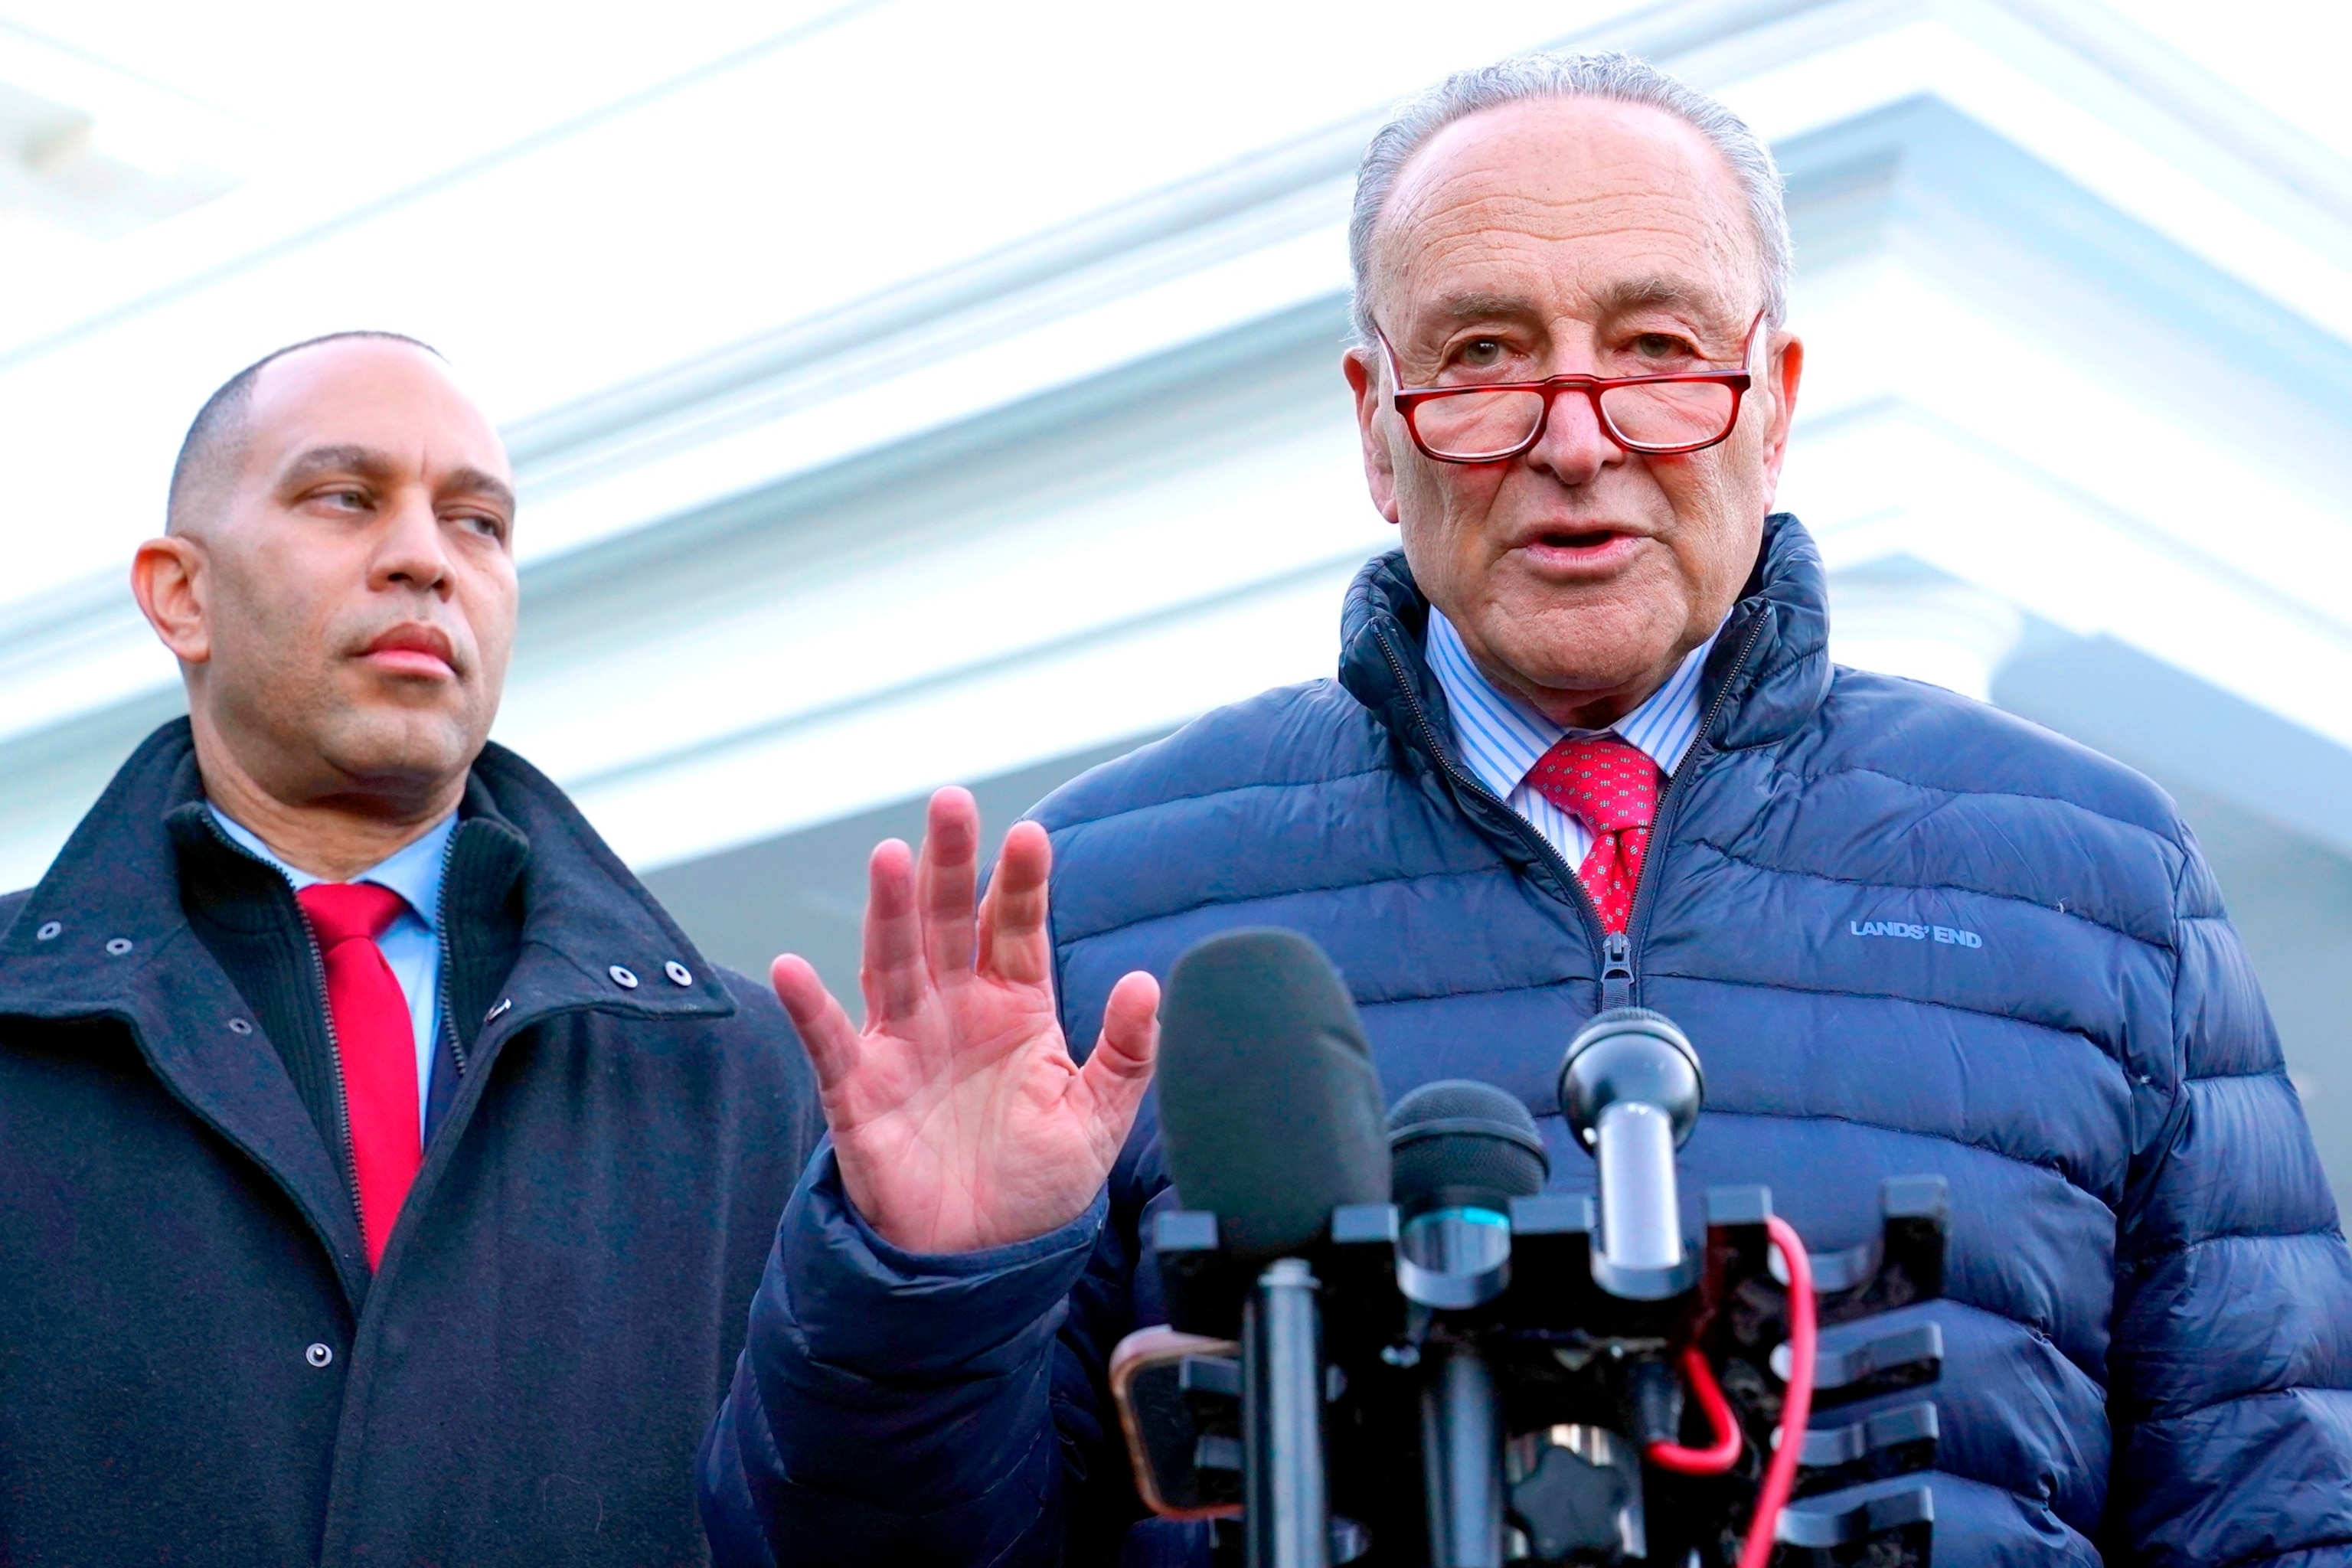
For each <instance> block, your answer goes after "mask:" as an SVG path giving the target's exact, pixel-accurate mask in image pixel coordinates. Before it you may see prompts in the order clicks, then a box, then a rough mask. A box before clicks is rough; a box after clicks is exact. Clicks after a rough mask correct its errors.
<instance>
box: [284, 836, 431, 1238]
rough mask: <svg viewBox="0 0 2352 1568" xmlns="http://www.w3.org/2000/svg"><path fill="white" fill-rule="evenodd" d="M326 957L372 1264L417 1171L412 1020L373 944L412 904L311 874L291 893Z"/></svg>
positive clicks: (366, 885)
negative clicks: (316, 879) (310, 878)
mask: <svg viewBox="0 0 2352 1568" xmlns="http://www.w3.org/2000/svg"><path fill="white" fill-rule="evenodd" d="M295 898H296V899H297V900H299V901H300V903H301V905H302V912H303V913H304V914H305V915H308V916H309V917H310V930H311V931H313V932H315V933H316V934H317V936H318V938H319V952H320V957H321V958H322V959H324V960H325V962H326V966H327V1015H328V1016H329V1017H330V1018H331V1019H332V1020H333V1022H334V1026H335V1052H336V1055H337V1056H338V1057H339V1058H341V1062H342V1067H343V1106H344V1114H345V1115H346V1116H347V1117H348V1118H349V1119H350V1121H351V1128H352V1163H354V1164H355V1165H356V1166H357V1167H358V1169H357V1171H356V1172H355V1173H354V1174H355V1175H356V1176H357V1178H358V1181H359V1186H360V1226H361V1229H362V1232H363V1233H364V1235H365V1236H366V1238H367V1254H368V1267H369V1268H374V1267H375V1266H376V1265H377V1263H379V1262H380V1261H382V1259H383V1244H384V1241H385V1239H386V1238H388V1237H390V1236H391V1235H392V1222H393V1221H394V1220H396V1219H398V1218H399V1217H400V1205H401V1203H402V1201H403V1200H404V1199H405V1198H406V1197H407V1196H408V1184H409V1183H411V1182H413V1181H415V1179H416V1165H417V1160H418V1145H419V1142H420V1137H419V1132H418V1125H419V1124H418V1121H417V1113H416V1026H415V1024H414V1023H412V1022H411V1021H410V1017H409V1012H408V997H407V994H405V993H404V992H403V991H402V990H401V988H400V981H399V980H398V979H397V978H396V977H395V976H394V974H393V973H392V965H390V964H389V963H385V962H384V961H383V949H382V948H380V947H378V946H376V944H375V939H376V938H378V937H380V936H382V935H383V933H384V931H385V930H386V929H387V928H388V927H390V926H391V924H392V922H393V921H395V920H397V919H398V918H399V917H400V911H401V910H404V909H405V908H407V907H408V906H407V905H406V904H405V903H404V902H403V901H402V900H401V897H400V895H399V894H398V893H395V892H394V891H393V890H392V889H390V888H379V887H377V886H376V885H375V884H374V883H373V882H313V883H312V884H310V886H309V887H307V888H305V889H302V890H301V891H300V892H299V893H297V894H296V895H295Z"/></svg>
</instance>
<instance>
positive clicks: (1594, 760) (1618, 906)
mask: <svg viewBox="0 0 2352 1568" xmlns="http://www.w3.org/2000/svg"><path fill="white" fill-rule="evenodd" d="M1664 781H1665V775H1664V773H1660V772H1659V771H1658V764H1657V763H1654V762H1652V761H1651V760H1650V758H1649V753H1647V752H1643V750H1642V749H1641V748H1640V747H1639V746H1636V745H1634V744H1633V742H1629V741H1621V740H1619V739H1618V738H1617V737H1616V736H1614V735H1598V736H1594V737H1592V738H1591V739H1590V740H1576V739H1570V740H1565V741H1562V742H1560V743H1559V744H1558V745H1557V746H1554V747H1553V748H1552V749H1551V750H1550V751H1549V752H1545V753H1544V754H1543V756H1542V757H1541V758H1539V759H1538V761H1537V763H1536V765H1535V767H1534V769H1533V770H1532V771H1530V772H1529V773H1528V783H1529V784H1533V785H1535V787H1536V790H1537V793H1538V794H1539V795H1542V796H1543V797H1544V798H1545V799H1546V800H1548V801H1549V802H1551V803H1552V805H1556V806H1558V807H1559V808H1560V810H1562V811H1564V812H1567V813H1568V814H1569V815H1570V816H1573V817H1575V818H1576V819H1577V820H1578V821H1580V822H1581V823H1583V824H1584V826H1586V827H1588V828H1590V829H1591V832H1592V847H1591V849H1590V850H1588V851H1586V853H1585V857H1584V864H1583V865H1581V866H1580V867H1578V868H1576V874H1577V876H1578V878H1579V879H1581V880H1582V881H1583V883H1584V889H1585V891H1587V892H1589V893H1591V895H1592V902H1593V904H1594V906H1595V907H1596V908H1598V909H1599V910H1600V911H1601V924H1602V925H1603V926H1604V927H1606V928H1607V929H1609V930H1610V931H1623V930H1624V929H1625V922H1626V921H1628V920H1630V919H1631V918H1633V889H1634V887H1635V886H1636V885H1637V884H1638V883H1639V882H1640V881H1641V879H1642V856H1643V852H1645V851H1646V850H1647V849H1648V848H1649V847H1650V823H1651V821H1652V819H1653V818H1654V817H1655V816H1657V814H1658V786H1659V785H1660V784H1663V783H1664Z"/></svg>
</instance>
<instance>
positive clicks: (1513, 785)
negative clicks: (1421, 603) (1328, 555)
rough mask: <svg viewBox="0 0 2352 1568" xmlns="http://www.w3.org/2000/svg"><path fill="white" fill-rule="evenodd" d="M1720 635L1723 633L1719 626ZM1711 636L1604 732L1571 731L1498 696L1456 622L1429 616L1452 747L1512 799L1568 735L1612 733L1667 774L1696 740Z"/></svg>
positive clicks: (1431, 650)
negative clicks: (1450, 714)
mask: <svg viewBox="0 0 2352 1568" xmlns="http://www.w3.org/2000/svg"><path fill="white" fill-rule="evenodd" d="M1716 635H1717V637H1719V636H1721V635H1722V632H1721V629H1720V628H1717V634H1716ZM1714 647H1715V637H1708V638H1707V639H1706V641H1705V642H1703V643H1701V644H1699V645H1698V647H1695V648H1693V649H1691V650H1690V652H1689V653H1688V654H1685V656H1684V658H1683V661H1682V663H1680V664H1679V665H1677V666H1675V672H1674V674H1672V675H1671V676H1668V677H1667V678H1666V683H1665V684H1664V686H1661V687H1659V688H1658V689H1657V690H1655V691H1654V692H1652V693H1651V694H1650V695H1649V697H1648V698H1647V699H1646V700H1643V703H1642V705H1641V706H1640V707H1638V708H1636V709H1634V710H1633V711H1632V712H1631V713H1628V714H1626V715H1625V716H1624V717H1623V718H1622V719H1620V720H1618V721H1617V722H1615V723H1614V724H1612V725H1610V726H1609V728H1608V730H1606V731H1591V730H1570V728H1568V727H1567V726H1566V725H1564V724H1557V723H1554V722H1553V721H1551V720H1549V719H1548V718H1546V717H1545V716H1544V715H1543V714H1542V713H1541V712H1540V711H1538V710H1536V709H1535V708H1532V707H1530V706H1528V704H1527V703H1525V702H1523V701H1521V700H1519V699H1518V698H1517V697H1515V696H1513V695H1512V694H1511V693H1509V692H1507V691H1505V690H1503V689H1501V688H1500V687H1498V686H1496V684H1495V683H1494V682H1493V681H1490V680H1488V679H1486V676H1485V675H1484V674H1483V673H1481V672H1480V670H1479V668H1478V666H1477V665H1476V663H1475V662H1474V661H1473V660H1472V659H1471V658H1470V650H1469V649H1468V648H1466V647H1464V646H1463V644H1462V634H1461V633H1459V632H1457V631H1456V630H1454V623H1453V622H1451V621H1449V620H1447V619H1446V618H1445V616H1444V615H1443V614H1442V613H1440V612H1439V611H1438V610H1437V609H1436V608H1434V607H1432V608H1431V610H1430V612H1429V637H1428V650H1427V651H1428V656H1429V668H1430V672H1431V673H1432V674H1433V675H1434V676H1435V677H1436V678H1437V684H1438V686H1439V688H1440V689H1442V690H1444V693H1445V702H1446V706H1447V707H1448V708H1449V709H1451V710H1453V715H1454V744H1455V745H1457V746H1458V747H1460V748H1461V752H1462V760H1463V761H1464V763H1466V764H1467V765H1468V766H1469V769H1470V771H1471V773H1474V774H1475V775H1476V777H1477V779H1478V782H1479V783H1481V784H1485V785H1486V787H1487V788H1488V789H1490V790H1492V791H1494V792H1495V795H1496V797H1497V798H1499V799H1502V800H1505V801H1509V800H1510V799H1511V797H1512V795H1515V794H1516V793H1517V791H1518V788H1519V785H1520V784H1521V783H1523V782H1524V781H1525V780H1526V778H1527V776H1528V773H1530V772H1532V771H1533V770H1534V768H1535V765H1536V763H1538V762H1539V761H1541V760H1542V758H1543V754H1544V753H1545V752H1549V751H1550V750H1551V749H1552V747H1554V746H1556V745H1558V744H1559V742H1561V741H1563V740H1565V739H1567V738H1568V737H1569V736H1570V735H1591V734H1596V733H1602V734H1606V733H1614V734H1615V735H1617V736H1619V737H1620V738H1621V739H1622V740H1624V741H1626V742H1629V743H1630V744H1632V745H1633V746H1636V747H1638V748H1640V749H1641V750H1642V751H1643V752H1644V753H1646V754H1647V755H1648V757H1649V758H1650V760H1651V761H1652V762H1654V763H1657V764H1658V769H1659V771H1660V772H1661V773H1666V774H1668V775H1669V776H1671V775H1672V774H1673V773H1674V771H1675V767H1676V766H1677V765H1678V764H1679V763H1681V762H1682V760H1683V753H1684V752H1687V751H1689V750H1690V747H1691V742H1693V741H1695V740H1696V739H1697V738H1698V721H1699V710H1698V688H1699V676H1700V674H1701V673H1702V672H1703V671H1704V670H1705V669H1706V656H1707V655H1708V653H1710V652H1711V651H1713V649H1714Z"/></svg>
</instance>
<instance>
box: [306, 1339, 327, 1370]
mask: <svg viewBox="0 0 2352 1568" xmlns="http://www.w3.org/2000/svg"><path fill="white" fill-rule="evenodd" d="M302 1359H303V1360H304V1361H307V1362H309V1363H310V1364H311V1365H312V1366H332V1365H334V1364H335V1347H334V1346H332V1345H330V1344H313V1345H312V1346H311V1347H310V1349H309V1350H306V1351H304V1352H302Z"/></svg>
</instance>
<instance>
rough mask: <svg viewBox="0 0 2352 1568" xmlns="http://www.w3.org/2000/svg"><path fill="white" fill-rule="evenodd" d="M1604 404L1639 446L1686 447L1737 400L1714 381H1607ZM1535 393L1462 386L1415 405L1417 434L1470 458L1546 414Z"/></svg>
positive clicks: (1719, 429) (1710, 431) (1706, 435)
mask: <svg viewBox="0 0 2352 1568" xmlns="http://www.w3.org/2000/svg"><path fill="white" fill-rule="evenodd" d="M1735 406H1736V399H1735V397H1734V395H1733V393H1732V390H1731V388H1729V387H1727V386H1725V385H1723V384H1721V383H1719V382H1707V381H1691V382H1664V383H1658V384H1648V385H1634V386H1612V387H1608V388H1606V389H1604V390H1603V391H1602V392H1601V410H1602V412H1603V414H1604V415H1605V416H1607V418H1608V421H1609V424H1610V426H1611V427H1612V429H1613V430H1614V431H1615V432H1616V434H1617V436H1618V437H1620V438H1622V440H1624V441H1625V442H1627V443H1628V444H1630V445H1633V446H1636V447H1687V446H1693V445H1696V444H1697V443H1699V442H1703V441H1712V440H1714V439H1715V438H1716V437H1719V436H1721V435H1722V434H1723V433H1724V431H1725V429H1726V428H1727V427H1728V426H1729V425H1730V423H1731V417H1732V411H1733V409H1734V407H1735ZM1543 410H1544V395H1543V394H1542V393H1540V392H1525V391H1521V392H1463V393H1458V394H1454V395H1448V396H1445V397H1435V398H1432V399H1430V400H1429V401H1428V402H1426V403H1423V405H1421V406H1420V407H1419V408H1418V409H1416V410H1415V411H1414V412H1415V416H1416V417H1415V423H1416V427H1417V429H1418V431H1419V434H1420V436H1421V439H1422V441H1423V444H1424V445H1426V446H1427V447H1429V448H1430V449H1431V450H1432V451H1433V452H1435V453H1437V454H1438V455H1439V456H1441V457H1448V458H1455V457H1461V458H1475V457H1483V456H1486V455H1488V454H1491V453H1499V452H1508V451H1512V450H1514V449H1516V448H1517V447H1520V446H1521V445H1523V444H1524V443H1525V442H1526V441H1527V440H1528V437H1530V436H1532V435H1533V434H1534V433H1535V428H1536V425H1537V423H1538V421H1539V420H1541V419H1542V418H1543Z"/></svg>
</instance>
